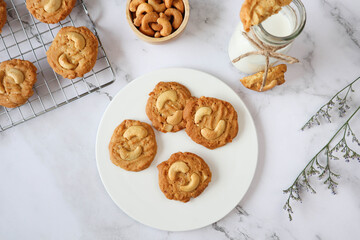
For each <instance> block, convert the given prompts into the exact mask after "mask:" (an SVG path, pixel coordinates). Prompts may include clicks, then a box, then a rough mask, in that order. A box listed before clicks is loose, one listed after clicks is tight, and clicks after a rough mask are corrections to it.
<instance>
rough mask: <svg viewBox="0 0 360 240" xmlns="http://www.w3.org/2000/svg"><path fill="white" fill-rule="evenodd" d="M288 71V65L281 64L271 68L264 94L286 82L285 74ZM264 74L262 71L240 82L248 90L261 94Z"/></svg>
mask: <svg viewBox="0 0 360 240" xmlns="http://www.w3.org/2000/svg"><path fill="white" fill-rule="evenodd" d="M286 70H287V67H286V64H280V65H277V66H275V67H271V68H269V70H268V75H267V78H266V83H265V86H264V88H263V89H262V92H264V91H267V90H270V89H272V88H274V87H275V86H277V85H281V84H283V83H284V82H285V76H284V75H285V72H286ZM264 72H265V71H261V72H258V73H255V74H254V75H250V76H247V77H244V78H243V79H240V82H241V83H242V84H243V85H244V86H245V87H246V88H248V89H251V90H254V91H258V92H260V88H261V85H262V82H263V77H264Z"/></svg>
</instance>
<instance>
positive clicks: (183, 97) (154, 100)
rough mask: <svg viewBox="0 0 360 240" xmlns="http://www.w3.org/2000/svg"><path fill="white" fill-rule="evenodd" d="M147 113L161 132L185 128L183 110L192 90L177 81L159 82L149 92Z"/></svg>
mask: <svg viewBox="0 0 360 240" xmlns="http://www.w3.org/2000/svg"><path fill="white" fill-rule="evenodd" d="M149 96H150V97H149V99H148V101H147V104H146V115H147V116H148V117H149V119H150V121H151V122H152V124H153V126H154V128H156V129H157V130H159V131H161V132H164V133H166V132H177V131H180V130H181V129H184V128H185V125H186V122H185V120H184V119H183V110H184V107H185V104H186V101H187V100H188V99H190V97H191V93H190V91H189V90H188V89H187V88H186V87H185V86H183V85H181V84H180V83H177V82H159V83H158V84H157V85H156V86H155V88H154V90H153V91H152V92H151V93H150V94H149Z"/></svg>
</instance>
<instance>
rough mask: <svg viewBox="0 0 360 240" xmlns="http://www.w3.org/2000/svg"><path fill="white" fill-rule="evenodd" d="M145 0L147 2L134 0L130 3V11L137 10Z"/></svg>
mask: <svg viewBox="0 0 360 240" xmlns="http://www.w3.org/2000/svg"><path fill="white" fill-rule="evenodd" d="M144 2H145V0H132V1H131V3H130V5H129V10H130V12H136V9H137V8H138V6H139V5H140V4H142V3H144Z"/></svg>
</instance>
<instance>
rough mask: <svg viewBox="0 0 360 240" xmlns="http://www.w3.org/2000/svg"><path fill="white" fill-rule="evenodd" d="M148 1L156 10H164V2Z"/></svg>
mask: <svg viewBox="0 0 360 240" xmlns="http://www.w3.org/2000/svg"><path fill="white" fill-rule="evenodd" d="M148 3H149V4H150V5H151V6H152V7H153V9H154V10H155V11H156V12H158V13H159V12H163V11H165V9H166V7H165V3H161V0H149V1H148Z"/></svg>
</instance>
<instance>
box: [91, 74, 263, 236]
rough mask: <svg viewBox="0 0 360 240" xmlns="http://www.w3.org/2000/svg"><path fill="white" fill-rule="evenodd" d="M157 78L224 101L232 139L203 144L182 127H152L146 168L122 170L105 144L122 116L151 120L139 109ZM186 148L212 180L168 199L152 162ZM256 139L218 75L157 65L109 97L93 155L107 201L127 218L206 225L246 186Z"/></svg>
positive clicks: (184, 226)
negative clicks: (233, 119)
mask: <svg viewBox="0 0 360 240" xmlns="http://www.w3.org/2000/svg"><path fill="white" fill-rule="evenodd" d="M160 81H175V82H179V83H181V84H183V85H185V86H186V87H187V88H188V89H189V90H190V92H191V93H192V95H193V96H196V97H200V96H209V97H215V98H219V99H223V100H225V101H228V102H230V103H231V104H232V105H233V106H234V108H235V110H236V111H237V113H238V121H239V133H238V135H237V136H236V138H235V139H234V140H233V142H232V143H229V144H227V145H225V146H223V147H221V148H218V149H215V150H209V149H207V148H205V147H203V146H202V145H199V144H196V143H195V142H193V141H192V140H191V139H190V137H188V136H187V134H186V133H185V131H180V132H177V133H166V134H164V133H161V132H158V131H155V135H156V141H157V144H158V152H157V155H156V157H155V159H154V161H153V163H152V164H151V165H150V167H149V168H147V169H145V170H143V171H141V172H128V171H125V170H123V169H121V168H119V167H117V166H115V165H114V164H112V162H111V161H110V157H109V151H108V144H109V142H110V138H111V136H112V133H113V131H114V129H115V128H116V126H118V125H119V124H120V123H121V122H122V121H123V120H125V119H136V120H140V121H143V122H147V123H149V124H151V122H150V121H149V119H148V118H147V116H146V113H145V106H146V102H147V99H148V95H149V93H150V92H151V91H152V90H153V89H154V87H155V85H156V84H157V83H158V82H160ZM179 151H181V152H192V153H195V154H197V155H199V156H200V157H202V158H203V159H204V160H205V161H206V163H207V164H208V165H209V167H210V170H211V172H212V180H211V182H210V183H209V185H208V187H207V188H206V189H205V191H204V192H203V193H202V194H201V195H200V196H198V197H197V198H195V199H191V200H190V201H189V202H187V203H182V202H179V201H174V200H169V199H167V198H166V197H165V196H164V194H163V193H162V192H161V190H160V188H159V185H158V170H157V168H156V166H157V165H158V164H159V163H161V162H163V161H166V160H167V159H169V157H170V155H171V154H173V153H175V152H179ZM257 157H258V143H257V135H256V130H255V126H254V122H253V120H252V118H251V116H250V113H249V111H248V110H247V108H246V106H245V104H244V103H243V102H242V100H241V99H240V97H239V96H238V95H237V94H236V93H235V92H234V91H233V90H232V89H231V88H230V87H228V86H227V85H226V84H225V83H223V82H222V81H221V80H219V79H217V78H215V77H213V76H211V75H209V74H206V73H203V72H200V71H196V70H192V69H184V68H171V69H162V70H158V71H155V72H152V73H149V74H147V75H145V76H142V77H139V78H137V79H136V80H133V81H132V82H131V83H129V84H128V85H127V86H125V87H124V88H123V89H122V90H121V91H120V92H119V93H118V94H117V95H116V97H115V98H114V99H113V100H112V102H111V103H110V104H109V106H108V108H107V109H106V111H105V113H104V116H103V118H102V120H101V122H100V125H99V129H98V133H97V141H96V161H97V166H98V170H99V173H100V177H101V179H102V182H103V184H104V186H105V188H106V190H107V192H108V193H109V195H110V196H111V198H112V199H113V201H114V202H115V203H116V204H117V205H118V206H119V207H120V208H121V209H122V210H123V211H124V212H125V213H126V214H127V215H129V216H130V217H132V218H133V219H135V220H137V221H139V222H141V223H143V224H145V225H148V226H151V227H154V228H158V229H162V230H167V231H186V230H192V229H196V228H201V227H204V226H207V225H209V224H211V223H213V222H216V221H218V220H220V219H221V218H223V217H224V216H225V215H226V214H227V213H229V212H230V211H231V210H232V209H233V208H234V207H235V206H236V205H237V204H238V203H239V201H240V200H241V199H242V197H243V196H244V195H245V193H246V191H247V190H248V188H249V186H250V183H251V180H252V178H253V176H254V173H255V168H256V163H257Z"/></svg>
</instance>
